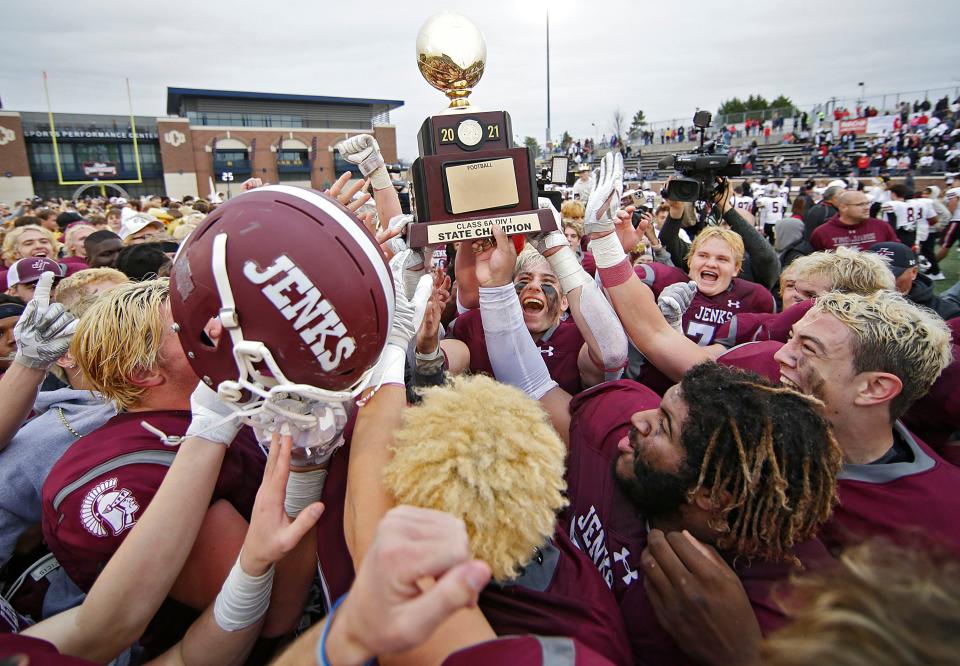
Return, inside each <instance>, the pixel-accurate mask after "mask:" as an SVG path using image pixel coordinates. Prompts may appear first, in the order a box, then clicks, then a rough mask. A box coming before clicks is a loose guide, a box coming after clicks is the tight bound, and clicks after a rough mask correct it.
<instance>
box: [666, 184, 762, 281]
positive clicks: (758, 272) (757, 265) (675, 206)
mask: <svg viewBox="0 0 960 666" xmlns="http://www.w3.org/2000/svg"><path fill="white" fill-rule="evenodd" d="M667 205H669V206H670V213H669V215H668V216H667V221H666V222H665V223H664V225H663V228H662V229H661V230H660V242H661V243H662V244H663V246H664V247H665V248H666V249H667V251H668V252H669V253H670V257H671V258H672V259H673V263H674V264H675V265H676V266H677V267H679V268H680V269H682V270H684V271H686V270H688V266H687V253H688V252H689V250H690V243H687V242H686V241H684V240H682V239H681V238H680V229H681V228H685V229H686V232H687V234H688V235H689V236H690V237H691V238H693V237H695V236H696V235H697V234H698V233H700V232H701V231H702V230H703V229H704V228H706V226H707V224H706V222H704V221H702V220H697V219H696V218H695V217H694V215H693V209H692V208H688V209H687V211H686V212H685V210H684V208H685V206H684V204H683V202H680V201H670V200H667ZM714 205H715V206H717V207H719V208H720V210H721V211H722V213H723V221H724V222H725V223H726V224H727V226H729V227H730V229H731V230H733V231H735V232H736V233H737V234H739V235H740V237H741V238H742V239H743V246H744V250H745V256H744V262H743V267H742V270H741V271H740V277H742V278H743V279H745V280H749V281H751V282H756V283H757V284H760V285H762V286H764V287H765V288H767V289H771V288H772V287H773V285H774V284H776V282H777V278H778V277H779V275H780V261H779V260H778V259H777V253H776V252H775V251H774V249H773V247H772V246H771V245H770V243H768V242H767V241H766V239H765V238H763V236H761V235H760V234H759V233H758V232H757V230H756V229H755V228H754V227H753V226H752V225H751V224H750V223H749V222H747V221H746V220H744V219H743V217H741V216H740V214H739V213H738V212H737V211H736V209H735V208H734V207H733V191H732V189H731V187H730V184H729V182H728V183H727V187H726V189H725V190H723V191H722V192H719V193H718V200H717V202H716V203H715V204H714Z"/></svg>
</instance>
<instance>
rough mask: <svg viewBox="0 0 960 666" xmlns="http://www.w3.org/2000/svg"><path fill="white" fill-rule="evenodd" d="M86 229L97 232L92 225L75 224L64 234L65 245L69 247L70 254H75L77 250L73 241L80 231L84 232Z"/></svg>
mask: <svg viewBox="0 0 960 666" xmlns="http://www.w3.org/2000/svg"><path fill="white" fill-rule="evenodd" d="M84 229H89V230H90V231H95V230H96V227H94V226H93V225H92V224H75V225H73V226H72V227H70V228H69V229H67V230H66V232H65V233H64V234H63V244H64V245H65V246H66V247H67V250H68V251H70V252H75V251H76V248H74V247H72V246H73V240H74V238H76V236H77V232H78V231H83V230H84Z"/></svg>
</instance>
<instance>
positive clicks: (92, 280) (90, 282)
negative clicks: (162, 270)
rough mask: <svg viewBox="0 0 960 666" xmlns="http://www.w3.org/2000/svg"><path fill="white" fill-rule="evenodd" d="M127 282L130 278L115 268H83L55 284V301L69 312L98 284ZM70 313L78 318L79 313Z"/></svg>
mask: <svg viewBox="0 0 960 666" xmlns="http://www.w3.org/2000/svg"><path fill="white" fill-rule="evenodd" d="M129 281H130V278H128V277H127V276H126V275H124V274H123V273H121V272H120V271H118V270H117V269H115V268H105V267H104V268H85V269H83V270H82V271H77V272H76V273H74V274H73V275H70V276H68V277H65V278H63V279H62V280H60V282H59V283H57V293H56V300H57V303H61V304H62V305H63V306H64V307H65V308H67V309H68V310H70V309H71V306H72V305H73V304H74V303H76V302H77V301H80V300H81V299H84V298H86V297H87V296H89V295H90V292H91V289H92V287H94V286H96V285H98V284H104V283H110V282H114V283H116V284H118V285H120V284H126V283H127V282H129ZM70 311H71V312H72V313H73V314H74V315H76V316H77V317H79V316H80V313H77V312H73V311H72V310H70Z"/></svg>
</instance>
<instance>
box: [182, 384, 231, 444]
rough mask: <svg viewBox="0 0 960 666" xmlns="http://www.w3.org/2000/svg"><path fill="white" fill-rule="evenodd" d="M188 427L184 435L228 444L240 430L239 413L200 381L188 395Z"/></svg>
mask: <svg viewBox="0 0 960 666" xmlns="http://www.w3.org/2000/svg"><path fill="white" fill-rule="evenodd" d="M190 412H191V414H192V418H191V419H190V427H189V428H187V434H186V437H202V438H203V439H207V440H210V441H211V442H217V443H219V444H223V445H224V446H230V443H231V442H233V440H234V438H235V437H236V436H237V432H239V431H240V425H241V424H240V418H239V414H238V413H237V412H236V411H234V410H233V409H231V408H230V407H229V406H228V405H227V404H226V403H224V402H223V401H222V400H220V398H219V397H217V393H216V392H215V391H214V390H213V389H212V388H210V387H209V386H207V385H206V384H204V383H203V382H200V383H199V384H197V388H195V389H194V390H193V393H192V394H191V395H190Z"/></svg>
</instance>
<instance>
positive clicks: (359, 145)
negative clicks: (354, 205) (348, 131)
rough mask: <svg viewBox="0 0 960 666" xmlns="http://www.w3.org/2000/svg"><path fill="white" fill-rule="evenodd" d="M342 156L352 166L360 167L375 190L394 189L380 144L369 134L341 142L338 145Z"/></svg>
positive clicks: (337, 147)
mask: <svg viewBox="0 0 960 666" xmlns="http://www.w3.org/2000/svg"><path fill="white" fill-rule="evenodd" d="M336 149H337V151H339V152H340V156H341V157H343V159H345V160H347V161H348V162H350V163H351V164H356V165H357V166H358V167H360V173H362V174H363V175H364V177H366V178H367V179H368V180H369V181H370V183H371V184H372V185H373V189H375V190H383V189H386V188H388V187H393V183H392V182H391V181H390V174H389V173H387V168H386V166H385V165H384V163H383V156H382V155H381V154H380V144H378V143H377V140H376V139H374V138H373V137H372V136H371V135H369V134H359V135H357V136H352V137H350V138H349V139H346V140H344V141H341V142H340V143H338V144H337V145H336Z"/></svg>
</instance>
